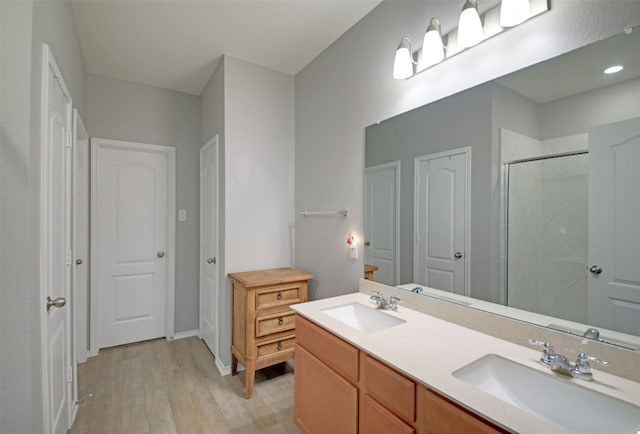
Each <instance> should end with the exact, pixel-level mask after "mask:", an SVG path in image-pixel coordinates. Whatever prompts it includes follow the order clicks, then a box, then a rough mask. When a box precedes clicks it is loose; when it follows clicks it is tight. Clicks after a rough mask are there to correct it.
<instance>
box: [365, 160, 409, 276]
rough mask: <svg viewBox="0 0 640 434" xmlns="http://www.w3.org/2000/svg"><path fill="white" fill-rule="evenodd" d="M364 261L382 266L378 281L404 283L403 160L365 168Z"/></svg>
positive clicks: (378, 273) (377, 272) (377, 273)
mask: <svg viewBox="0 0 640 434" xmlns="http://www.w3.org/2000/svg"><path fill="white" fill-rule="evenodd" d="M364 203H365V214H364V227H365V231H366V232H365V243H364V245H365V248H364V262H365V264H369V265H376V266H378V270H377V271H376V272H375V281H376V282H380V283H384V284H385V285H392V286H393V285H397V284H399V283H400V282H399V280H400V261H399V258H398V253H399V251H400V247H399V242H400V226H399V225H400V222H399V220H400V161H394V162H392V163H387V164H382V165H379V166H373V167H367V168H366V169H365V200H364Z"/></svg>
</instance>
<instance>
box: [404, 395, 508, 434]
mask: <svg viewBox="0 0 640 434" xmlns="http://www.w3.org/2000/svg"><path fill="white" fill-rule="evenodd" d="M416 404H417V407H418V408H417V413H418V415H417V416H418V434H460V433H465V434H495V433H505V432H507V431H502V430H500V429H498V428H497V427H494V426H493V425H491V424H490V423H489V422H487V421H484V420H482V419H480V418H478V417H476V416H474V415H472V414H471V413H469V412H467V411H466V410H463V409H462V408H460V407H458V406H457V405H455V404H453V403H452V402H449V401H448V400H446V399H445V398H443V397H441V396H440V395H438V394H437V393H435V392H432V391H431V390H429V389H427V388H426V387H424V386H421V385H419V386H418V393H417V403H416Z"/></svg>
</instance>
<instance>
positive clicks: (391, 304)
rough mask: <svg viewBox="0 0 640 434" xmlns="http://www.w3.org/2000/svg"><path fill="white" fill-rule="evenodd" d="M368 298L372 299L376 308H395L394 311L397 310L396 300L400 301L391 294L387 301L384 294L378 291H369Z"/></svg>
mask: <svg viewBox="0 0 640 434" xmlns="http://www.w3.org/2000/svg"><path fill="white" fill-rule="evenodd" d="M369 298H370V299H371V300H373V302H374V303H375V304H376V306H378V309H384V310H395V311H397V310H398V302H399V301H402V300H401V299H399V298H398V297H395V296H393V295H392V296H391V297H389V301H387V300H386V299H385V298H384V295H382V293H381V292H379V291H373V292H372V293H371V297H369Z"/></svg>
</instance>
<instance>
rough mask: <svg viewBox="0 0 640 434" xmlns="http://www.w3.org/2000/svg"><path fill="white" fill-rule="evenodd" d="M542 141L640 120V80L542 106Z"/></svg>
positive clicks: (540, 112)
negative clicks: (606, 125)
mask: <svg viewBox="0 0 640 434" xmlns="http://www.w3.org/2000/svg"><path fill="white" fill-rule="evenodd" d="M538 110H539V117H540V122H541V124H542V129H541V134H540V135H541V137H540V138H541V139H551V138H555V137H563V136H568V135H572V134H578V133H585V132H587V130H588V129H589V128H591V127H593V126H595V125H603V124H607V123H611V122H617V121H621V120H624V119H631V118H634V117H640V79H634V80H627V81H624V82H622V83H617V84H614V85H611V86H607V87H603V88H600V89H597V90H594V91H590V92H585V93H581V94H579V95H575V96H572V97H568V98H563V99H560V100H556V101H553V102H550V103H546V104H540V106H539V108H538Z"/></svg>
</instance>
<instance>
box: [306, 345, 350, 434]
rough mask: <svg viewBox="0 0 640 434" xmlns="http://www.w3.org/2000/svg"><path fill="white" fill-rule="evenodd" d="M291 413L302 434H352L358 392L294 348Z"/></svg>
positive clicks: (308, 355) (333, 372)
mask: <svg viewBox="0 0 640 434" xmlns="http://www.w3.org/2000/svg"><path fill="white" fill-rule="evenodd" d="M294 411H295V421H296V424H297V425H298V428H300V429H301V430H302V432H303V433H305V434H327V433H336V434H337V433H340V434H356V433H357V429H358V424H357V420H358V413H357V412H358V389H357V388H356V387H355V386H353V385H352V384H350V383H349V382H348V381H346V380H345V379H343V378H342V377H340V376H339V375H338V374H337V373H336V372H335V371H333V370H332V369H330V368H328V367H327V366H326V365H325V364H324V363H322V362H321V361H320V360H318V359H317V358H316V357H314V356H313V355H312V354H311V353H309V352H308V351H306V350H305V349H304V348H303V347H301V346H300V345H298V346H297V347H296V369H295V408H294Z"/></svg>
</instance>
